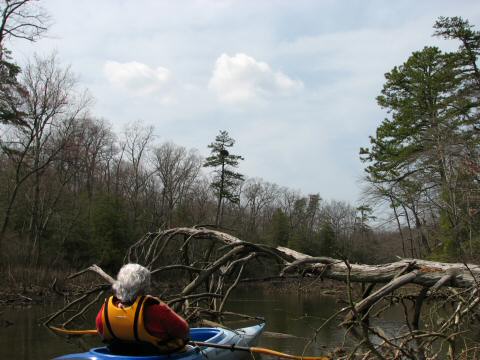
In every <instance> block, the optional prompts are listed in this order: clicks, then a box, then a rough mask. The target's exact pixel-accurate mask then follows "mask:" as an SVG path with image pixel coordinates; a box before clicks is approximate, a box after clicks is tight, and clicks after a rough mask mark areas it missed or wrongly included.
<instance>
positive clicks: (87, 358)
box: [54, 323, 265, 360]
mask: <svg viewBox="0 0 480 360" xmlns="http://www.w3.org/2000/svg"><path fill="white" fill-rule="evenodd" d="M264 326H265V324H264V323H262V324H259V325H254V326H250V327H246V328H240V329H236V330H229V329H223V328H192V329H190V340H191V341H201V342H208V343H211V344H224V345H232V344H235V345H238V346H253V345H254V344H255V343H256V341H257V339H258V337H259V336H260V334H261V333H262V331H263V328H264ZM245 355H249V353H246V352H240V351H231V350H225V349H216V348H212V347H203V346H202V347H198V346H195V347H194V346H189V347H188V348H187V350H186V351H183V352H178V353H173V354H168V355H142V356H131V355H117V354H111V353H110V351H109V349H108V348H107V347H105V346H104V347H99V348H93V349H91V350H90V351H88V352H85V353H80V354H69V355H64V356H60V357H57V358H55V359H54V360H67V359H69V360H104V359H105V360H114V359H118V360H166V359H169V360H174V359H182V360H199V359H209V360H226V359H229V360H233V359H241V358H243V357H245Z"/></svg>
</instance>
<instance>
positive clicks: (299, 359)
mask: <svg viewBox="0 0 480 360" xmlns="http://www.w3.org/2000/svg"><path fill="white" fill-rule="evenodd" d="M188 343H189V344H190V345H195V346H205V347H213V348H218V349H226V350H231V351H248V352H250V353H258V354H265V355H272V356H276V357H279V358H283V359H293V360H329V359H330V358H329V357H326V356H301V355H290V354H285V353H282V352H279V351H276V350H273V349H267V348H262V347H256V346H250V347H248V346H237V345H235V344H232V345H223V344H212V343H207V342H202V341H189V342H188Z"/></svg>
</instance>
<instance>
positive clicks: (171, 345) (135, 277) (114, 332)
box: [96, 264, 189, 354]
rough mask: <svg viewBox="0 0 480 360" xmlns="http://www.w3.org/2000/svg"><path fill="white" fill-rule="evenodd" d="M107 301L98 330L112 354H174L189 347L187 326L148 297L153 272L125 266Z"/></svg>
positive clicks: (164, 306)
mask: <svg viewBox="0 0 480 360" xmlns="http://www.w3.org/2000/svg"><path fill="white" fill-rule="evenodd" d="M112 289H113V292H114V296H110V297H109V298H108V299H106V300H105V303H104V304H103V306H102V308H101V309H100V311H99V312H98V315H97V318H96V326H97V330H98V332H99V334H101V335H102V337H103V339H104V341H105V342H106V343H108V344H109V347H110V350H111V351H112V352H115V353H122V354H145V353H162V354H165V353H172V352H175V351H179V350H182V349H183V348H184V347H185V344H186V343H187V341H188V340H187V339H188V334H189V327H188V324H187V322H186V321H185V320H184V319H183V318H182V317H181V316H180V315H178V314H177V313H175V312H174V311H173V310H172V309H171V308H170V307H169V306H168V305H167V304H165V303H163V302H162V301H161V300H160V299H158V298H155V297H153V296H149V295H147V294H148V293H149V291H150V271H149V270H148V269H147V268H145V267H143V266H141V265H139V264H127V265H124V266H123V267H122V268H121V269H120V271H119V272H118V275H117V279H116V281H115V283H114V284H113V285H112Z"/></svg>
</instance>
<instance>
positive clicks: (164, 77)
mask: <svg viewBox="0 0 480 360" xmlns="http://www.w3.org/2000/svg"><path fill="white" fill-rule="evenodd" d="M103 72H104V74H105V76H106V77H107V79H108V80H109V81H110V83H112V84H113V85H115V86H118V87H120V88H122V89H124V90H127V91H128V92H130V93H132V94H134V95H137V96H145V95H152V94H155V93H158V92H160V91H163V90H165V88H166V87H167V85H168V84H169V83H170V82H171V73H170V71H169V70H168V69H166V68H163V67H157V68H155V69H153V68H151V67H149V66H148V65H145V64H142V63H140V62H137V61H132V62H126V63H119V62H116V61H107V62H105V64H104V67H103Z"/></svg>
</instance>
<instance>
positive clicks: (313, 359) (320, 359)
mask: <svg viewBox="0 0 480 360" xmlns="http://www.w3.org/2000/svg"><path fill="white" fill-rule="evenodd" d="M49 328H50V329H52V330H53V331H56V332H58V333H61V334H67V335H97V334H98V332H97V330H68V329H62V328H58V327H55V326H49ZM188 343H189V344H190V345H193V346H204V347H213V348H218V349H226V350H230V351H247V352H250V353H258V354H265V355H272V356H276V357H279V358H284V359H292V360H329V359H330V358H329V357H326V356H301V355H290V354H285V353H282V352H279V351H276V350H273V349H267V348H262V347H255V346H251V347H248V346H237V345H235V344H232V345H223V344H212V343H208V342H202V341H189V342H188Z"/></svg>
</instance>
